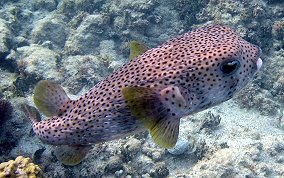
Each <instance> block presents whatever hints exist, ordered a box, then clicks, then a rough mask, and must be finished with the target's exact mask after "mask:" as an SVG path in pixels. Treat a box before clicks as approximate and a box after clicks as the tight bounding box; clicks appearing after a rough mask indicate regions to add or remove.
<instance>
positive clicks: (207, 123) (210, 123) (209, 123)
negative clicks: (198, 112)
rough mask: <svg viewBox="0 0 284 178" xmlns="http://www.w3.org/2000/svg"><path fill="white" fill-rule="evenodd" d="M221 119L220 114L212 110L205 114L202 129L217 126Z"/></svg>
mask: <svg viewBox="0 0 284 178" xmlns="http://www.w3.org/2000/svg"><path fill="white" fill-rule="evenodd" d="M220 121H221V117H220V115H214V114H213V113H211V112H210V111H209V112H207V113H205V114H204V119H203V120H202V123H201V126H200V130H202V129H204V128H207V129H210V130H212V129H214V128H216V127H217V126H218V125H219V124H220Z"/></svg>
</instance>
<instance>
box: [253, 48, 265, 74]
mask: <svg viewBox="0 0 284 178" xmlns="http://www.w3.org/2000/svg"><path fill="white" fill-rule="evenodd" d="M255 47H256V48H257V52H256V57H257V60H256V68H257V70H259V69H260V68H261V66H262V63H263V62H262V59H261V58H260V55H261V54H262V50H261V48H260V47H259V46H255Z"/></svg>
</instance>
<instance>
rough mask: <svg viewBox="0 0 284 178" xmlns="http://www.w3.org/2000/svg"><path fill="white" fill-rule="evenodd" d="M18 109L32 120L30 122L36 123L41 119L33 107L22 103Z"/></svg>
mask: <svg viewBox="0 0 284 178" xmlns="http://www.w3.org/2000/svg"><path fill="white" fill-rule="evenodd" d="M20 109H21V110H22V111H23V112H24V114H25V115H26V117H27V118H29V119H30V120H31V121H32V123H36V122H39V121H40V120H41V118H40V114H39V112H38V110H37V109H36V108H35V107H33V106H30V105H28V104H26V103H22V104H21V106H20Z"/></svg>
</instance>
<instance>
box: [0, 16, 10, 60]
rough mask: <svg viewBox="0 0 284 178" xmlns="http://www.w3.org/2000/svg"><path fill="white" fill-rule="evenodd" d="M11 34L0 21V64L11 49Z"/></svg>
mask: <svg viewBox="0 0 284 178" xmlns="http://www.w3.org/2000/svg"><path fill="white" fill-rule="evenodd" d="M12 39H13V37H12V32H11V31H10V29H9V27H8V26H7V25H6V23H5V21H4V20H2V19H0V62H1V61H2V60H3V59H4V58H5V57H6V56H7V54H8V53H9V50H10V49H11V47H12Z"/></svg>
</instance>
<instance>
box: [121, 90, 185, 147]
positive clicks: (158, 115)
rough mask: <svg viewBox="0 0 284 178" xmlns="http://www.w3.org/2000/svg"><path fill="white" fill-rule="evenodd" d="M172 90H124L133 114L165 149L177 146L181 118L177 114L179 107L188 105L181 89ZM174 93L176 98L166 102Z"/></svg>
mask: <svg viewBox="0 0 284 178" xmlns="http://www.w3.org/2000/svg"><path fill="white" fill-rule="evenodd" d="M172 88H173V87H170V88H166V89H163V90H161V91H157V90H155V89H153V88H145V87H126V88H124V89H123V90H122V93H123V96H124V98H125V100H126V101H127V106H128V107H129V108H130V111H131V114H132V115H133V116H134V117H135V118H137V119H138V120H140V121H141V123H142V124H143V125H144V126H145V127H146V128H148V129H149V131H150V134H151V136H152V138H153V140H154V142H155V143H156V144H158V145H159V146H161V147H164V148H171V147H174V146H175V144H176V141H177V138H178V134H179V123H180V117H181V116H180V115H179V114H177V113H176V112H177V111H178V107H184V106H185V105H186V102H185V100H184V98H183V97H182V95H181V93H180V91H179V89H178V88H175V87H174V89H173V90H172ZM167 90H169V92H167ZM172 92H174V93H175V96H174V98H169V99H167V100H166V99H165V97H167V96H168V95H169V94H171V93H172ZM171 96H172V95H171ZM169 101H170V102H169ZM172 101H173V102H172Z"/></svg>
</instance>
